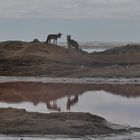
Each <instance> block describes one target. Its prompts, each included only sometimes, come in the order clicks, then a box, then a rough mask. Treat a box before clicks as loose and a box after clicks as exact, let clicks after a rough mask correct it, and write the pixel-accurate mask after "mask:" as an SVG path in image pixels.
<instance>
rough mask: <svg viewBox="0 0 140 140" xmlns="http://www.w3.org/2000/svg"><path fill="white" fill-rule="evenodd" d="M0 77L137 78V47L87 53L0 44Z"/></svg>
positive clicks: (37, 45)
mask: <svg viewBox="0 0 140 140" xmlns="http://www.w3.org/2000/svg"><path fill="white" fill-rule="evenodd" d="M0 75H9V76H11V75H16V76H31V75H32V76H35V75H39V76H40V75H46V76H52V77H139V76H140V46H139V45H127V46H122V47H117V48H113V49H109V50H106V51H104V52H98V53H97V52H95V53H90V54H88V53H86V52H84V51H82V50H81V49H80V50H75V49H67V48H64V47H62V46H56V45H52V44H46V43H43V42H36V41H35V42H22V41H6V42H1V43H0Z"/></svg>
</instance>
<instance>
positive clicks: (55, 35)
mask: <svg viewBox="0 0 140 140" xmlns="http://www.w3.org/2000/svg"><path fill="white" fill-rule="evenodd" d="M61 36H62V33H58V34H49V35H48V37H47V41H46V42H47V43H51V40H53V44H56V45H57V39H58V38H61Z"/></svg>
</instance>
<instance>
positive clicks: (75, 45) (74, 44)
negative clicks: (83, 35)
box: [67, 35, 79, 50]
mask: <svg viewBox="0 0 140 140" xmlns="http://www.w3.org/2000/svg"><path fill="white" fill-rule="evenodd" d="M67 44H68V48H75V49H77V50H78V49H79V44H78V42H77V41H75V40H73V39H71V35H67Z"/></svg>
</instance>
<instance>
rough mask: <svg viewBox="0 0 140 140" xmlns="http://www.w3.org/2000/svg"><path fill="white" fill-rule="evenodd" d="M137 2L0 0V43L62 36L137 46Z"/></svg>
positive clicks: (139, 4)
mask: <svg viewBox="0 0 140 140" xmlns="http://www.w3.org/2000/svg"><path fill="white" fill-rule="evenodd" d="M139 7H140V0H0V41H4V40H25V41H31V40H33V39H34V38H38V39H39V40H41V41H43V40H46V38H47V35H48V34H50V33H58V32H62V33H63V36H62V39H61V40H60V41H66V35H67V34H71V35H72V38H74V39H75V40H77V41H82V42H89V41H103V42H140V8H139Z"/></svg>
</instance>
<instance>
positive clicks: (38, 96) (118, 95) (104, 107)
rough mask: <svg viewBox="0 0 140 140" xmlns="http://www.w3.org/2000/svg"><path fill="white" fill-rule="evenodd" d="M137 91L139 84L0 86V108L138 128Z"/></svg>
mask: <svg viewBox="0 0 140 140" xmlns="http://www.w3.org/2000/svg"><path fill="white" fill-rule="evenodd" d="M139 91H140V85H139V84H135V85H133V84H129V85H128V84H122V85H113V84H48V83H46V84H45V83H30V82H29V83H27V82H15V83H14V82H13V83H0V107H14V108H24V109H26V110H27V111H34V112H51V111H74V112H75V111H78V112H90V113H93V114H97V115H100V116H102V117H105V118H106V119H107V120H109V121H112V122H116V123H127V124H131V125H132V126H140V123H138V122H140V120H139V118H140V112H139V108H140V92H139Z"/></svg>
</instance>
